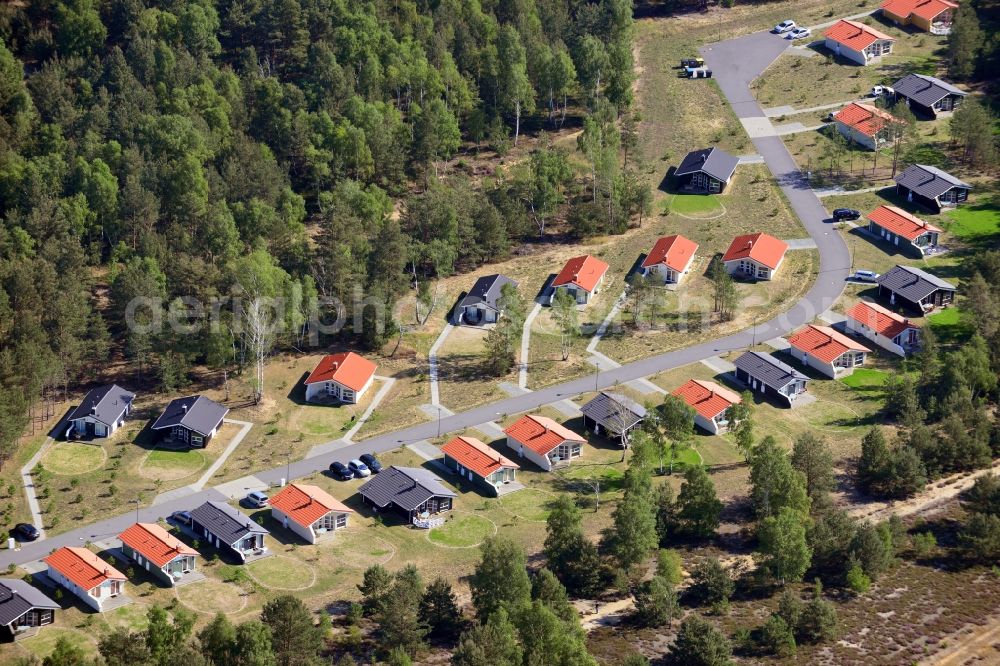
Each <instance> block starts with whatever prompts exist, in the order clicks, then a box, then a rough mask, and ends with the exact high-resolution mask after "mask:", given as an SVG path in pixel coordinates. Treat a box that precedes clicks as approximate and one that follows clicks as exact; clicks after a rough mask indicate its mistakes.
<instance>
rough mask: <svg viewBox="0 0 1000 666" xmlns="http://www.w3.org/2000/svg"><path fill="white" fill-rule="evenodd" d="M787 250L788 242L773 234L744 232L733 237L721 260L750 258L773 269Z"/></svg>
mask: <svg viewBox="0 0 1000 666" xmlns="http://www.w3.org/2000/svg"><path fill="white" fill-rule="evenodd" d="M787 251H788V243H786V242H785V241H782V240H778V239H777V238H775V237H774V236H769V235H768V234H763V233H756V234H744V235H743V236H737V237H736V238H734V239H733V242H732V243H730V244H729V249H728V250H726V254H725V255H723V257H722V260H723V261H735V260H738V259H747V258H750V259H753V260H754V261H756V262H758V263H760V264H764V265H765V266H767V267H768V268H770V269H771V270H774V269H776V268H777V267H778V264H779V263H781V259H782V257H784V256H785V252H787Z"/></svg>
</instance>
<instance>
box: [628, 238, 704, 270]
mask: <svg viewBox="0 0 1000 666" xmlns="http://www.w3.org/2000/svg"><path fill="white" fill-rule="evenodd" d="M697 251H698V244H697V243H695V242H694V241H693V240H690V239H688V238H685V237H684V236H680V235H677V234H675V235H673V236H664V237H663V238H660V239H659V240H657V241H656V243H655V244H654V245H653V249H652V250H650V251H649V254H648V255H646V259H645V261H643V262H642V267H643V268H650V267H652V266H656V265H658V264H665V265H666V266H667V267H669V268H672V269H674V270H675V271H677V272H681V271H683V270H684V269H685V268H687V265H688V262H690V261H691V257H693V256H694V253H695V252H697Z"/></svg>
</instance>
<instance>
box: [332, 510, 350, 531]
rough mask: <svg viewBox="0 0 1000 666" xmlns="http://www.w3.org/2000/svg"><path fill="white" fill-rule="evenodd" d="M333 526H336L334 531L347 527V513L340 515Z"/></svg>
mask: <svg viewBox="0 0 1000 666" xmlns="http://www.w3.org/2000/svg"><path fill="white" fill-rule="evenodd" d="M333 525H334V529H338V530H339V529H341V528H344V527H347V514H346V513H338V514H337V517H336V518H335V519H334V522H333Z"/></svg>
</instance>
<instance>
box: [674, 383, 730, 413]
mask: <svg viewBox="0 0 1000 666" xmlns="http://www.w3.org/2000/svg"><path fill="white" fill-rule="evenodd" d="M672 395H675V396H677V397H678V398H680V399H681V400H683V401H684V402H686V403H687V404H689V405H691V406H692V407H694V409H695V411H696V412H698V413H699V414H701V415H702V416H704V417H705V418H706V419H708V420H710V421H711V420H712V419H714V418H715V417H716V416H718V415H719V414H721V413H723V412H724V411H726V410H727V409H729V407H730V406H732V405H735V404H738V403H740V402H742V401H743V400H742V398H740V396H739V395H738V394H736V393H735V392H733V391H730V390H729V389H726V388H722V387H721V386H719V385H718V384H716V383H715V382H709V381H704V380H701V379H689V380H688V381H687V383H686V384H684V385H683V386H681V387H680V388H679V389H677V390H676V391H674V392H673V394H672Z"/></svg>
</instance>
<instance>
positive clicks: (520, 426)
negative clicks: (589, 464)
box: [504, 414, 587, 456]
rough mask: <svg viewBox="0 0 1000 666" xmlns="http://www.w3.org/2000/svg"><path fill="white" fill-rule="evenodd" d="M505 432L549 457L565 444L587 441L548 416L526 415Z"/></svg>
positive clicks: (536, 451)
mask: <svg viewBox="0 0 1000 666" xmlns="http://www.w3.org/2000/svg"><path fill="white" fill-rule="evenodd" d="M504 432H505V433H507V434H508V435H510V437H511V438H513V439H514V440H516V441H518V442H520V443H521V444H523V445H524V446H526V447H527V448H529V449H531V450H532V451H534V452H535V453H537V454H538V455H541V456H544V455H548V454H549V452H550V451H552V450H553V449H554V448H556V447H557V446H559V445H560V444H562V443H563V442H580V443H584V442H586V441H587V440H585V439H584V438H583V437H581V436H580V435H578V434H576V433H575V432H573V431H572V430H570V429H569V428H567V427H566V426H564V425H562V424H560V423H558V422H556V421H553V420H552V419H550V418H549V417H547V416H537V415H532V414H525V415H524V416H522V417H521V418H519V419H518V420H517V421H515V422H514V423H512V424H511V425H510V426H508V427H507V429H506V430H504Z"/></svg>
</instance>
